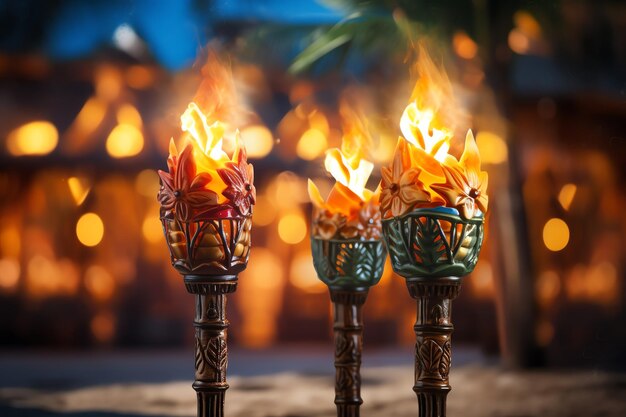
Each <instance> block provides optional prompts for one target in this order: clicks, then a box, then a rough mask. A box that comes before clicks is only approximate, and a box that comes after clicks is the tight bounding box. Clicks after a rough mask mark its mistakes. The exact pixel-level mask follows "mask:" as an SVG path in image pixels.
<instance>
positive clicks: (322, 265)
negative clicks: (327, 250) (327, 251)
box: [311, 240, 337, 280]
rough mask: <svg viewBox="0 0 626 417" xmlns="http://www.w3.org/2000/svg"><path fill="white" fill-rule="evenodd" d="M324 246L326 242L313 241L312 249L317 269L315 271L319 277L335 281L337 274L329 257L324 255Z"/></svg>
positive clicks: (314, 264)
mask: <svg viewBox="0 0 626 417" xmlns="http://www.w3.org/2000/svg"><path fill="white" fill-rule="evenodd" d="M324 244H325V242H323V241H319V240H313V241H312V245H311V248H312V251H313V266H314V267H315V271H316V272H317V275H318V276H320V277H321V278H324V279H327V280H329V279H333V278H334V277H335V276H336V275H337V272H336V271H335V269H334V268H333V265H332V264H331V263H330V261H329V260H328V257H327V256H325V255H324Z"/></svg>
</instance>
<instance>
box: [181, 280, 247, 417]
mask: <svg viewBox="0 0 626 417" xmlns="http://www.w3.org/2000/svg"><path fill="white" fill-rule="evenodd" d="M185 286H186V287H187V290H188V291H189V292H190V293H192V294H194V296H195V301H196V314H195V317H194V321H193V325H194V327H195V329H196V336H195V339H196V348H195V351H196V352H195V367H196V378H195V381H194V383H193V385H192V386H193V389H194V390H195V391H196V393H197V399H198V417H223V416H224V400H225V395H226V390H227V389H228V384H227V383H226V368H227V366H228V348H227V345H226V333H227V329H228V326H229V323H228V320H226V295H227V294H229V293H232V292H234V291H235V290H236V289H237V276H236V275H225V276H202V275H186V276H185Z"/></svg>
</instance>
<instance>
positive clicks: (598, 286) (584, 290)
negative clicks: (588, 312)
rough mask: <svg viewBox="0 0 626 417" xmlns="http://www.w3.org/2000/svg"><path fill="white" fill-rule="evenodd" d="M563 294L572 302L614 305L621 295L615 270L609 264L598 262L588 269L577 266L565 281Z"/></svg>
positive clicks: (613, 266)
mask: <svg viewBox="0 0 626 417" xmlns="http://www.w3.org/2000/svg"><path fill="white" fill-rule="evenodd" d="M565 292H566V295H567V298H568V299H570V300H572V301H590V302H594V303H598V304H601V305H605V306H612V305H615V304H616V303H618V302H619V299H620V294H621V289H620V280H619V276H618V271H617V268H616V267H615V265H613V264H612V263H610V262H600V263H597V264H594V265H591V266H589V267H586V266H584V265H577V266H575V267H574V268H573V269H572V271H571V273H570V275H569V276H568V277H567V280H566V281H565Z"/></svg>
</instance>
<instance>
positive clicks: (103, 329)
mask: <svg viewBox="0 0 626 417" xmlns="http://www.w3.org/2000/svg"><path fill="white" fill-rule="evenodd" d="M91 332H92V333H93V335H94V337H95V338H96V340H97V341H98V342H100V343H107V342H110V341H111V339H113V336H115V318H114V317H113V315H112V314H110V313H99V314H97V315H96V316H95V317H94V318H93V319H92V320H91Z"/></svg>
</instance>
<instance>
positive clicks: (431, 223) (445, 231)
mask: <svg viewBox="0 0 626 417" xmlns="http://www.w3.org/2000/svg"><path fill="white" fill-rule="evenodd" d="M383 236H384V238H385V243H386V244H387V249H388V251H389V256H390V258H391V265H392V266H393V270H394V271H395V272H396V273H397V274H399V275H401V276H403V277H404V278H417V277H432V278H435V277H450V276H452V277H462V276H464V275H467V274H469V273H470V272H472V271H473V270H474V267H475V266H476V262H477V261H478V254H479V253H480V248H481V246H482V243H483V237H484V218H483V217H482V216H480V217H474V218H472V219H464V218H462V217H461V216H459V212H458V211H457V210H456V209H453V208H448V207H436V208H423V209H416V210H413V211H411V212H409V213H407V214H404V215H402V216H398V217H393V218H390V219H384V220H383Z"/></svg>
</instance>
